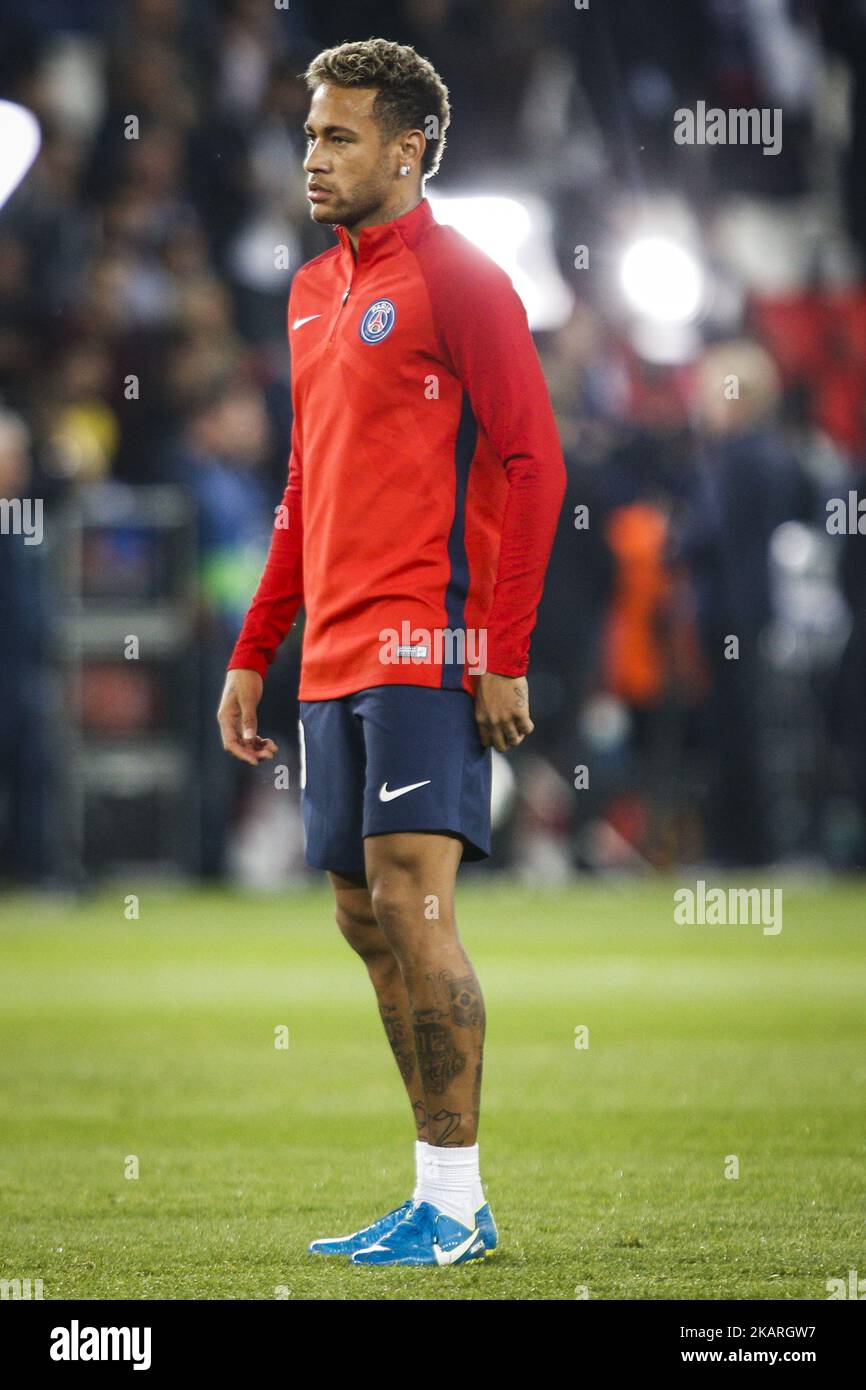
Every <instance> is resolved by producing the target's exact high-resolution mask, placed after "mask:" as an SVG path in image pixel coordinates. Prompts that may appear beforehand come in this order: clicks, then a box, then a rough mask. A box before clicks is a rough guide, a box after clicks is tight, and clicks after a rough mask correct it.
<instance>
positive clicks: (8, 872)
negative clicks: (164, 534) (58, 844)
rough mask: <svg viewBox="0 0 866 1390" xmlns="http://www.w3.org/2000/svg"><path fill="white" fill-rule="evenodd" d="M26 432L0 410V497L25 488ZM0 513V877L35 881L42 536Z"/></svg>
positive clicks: (44, 764) (42, 696) (40, 811)
mask: <svg viewBox="0 0 866 1390" xmlns="http://www.w3.org/2000/svg"><path fill="white" fill-rule="evenodd" d="M30 483H31V469H30V437H29V433H28V430H27V427H26V425H25V424H24V422H23V421H22V420H21V419H20V418H19V417H18V416H17V415H14V414H12V412H11V411H8V410H0V504H6V503H11V502H14V501H15V500H16V499H23V498H24V497H25V496H26V495H28V490H29V487H30ZM13 516H14V513H13V511H12V510H11V509H10V508H9V507H7V506H5V505H3V506H2V510H0V517H2V520H3V527H2V530H0V595H2V621H0V708H2V710H3V719H2V720H0V878H6V877H11V878H16V879H21V880H23V881H24V882H27V883H37V882H39V881H40V880H41V879H42V878H43V876H44V875H45V873H46V872H47V870H48V867H49V865H48V857H49V856H48V840H47V824H46V819H47V818H46V806H47V804H48V800H49V796H50V788H49V775H50V763H49V759H48V757H47V754H46V748H45V729H46V718H45V713H46V711H45V705H46V691H45V681H44V670H43V661H44V652H43V648H44V638H45V616H46V615H45V612H44V608H43V603H42V594H41V577H42V571H41V568H40V564H39V551H40V549H41V547H40V545H39V544H27V543H26V538H25V536H24V535H22V534H20V533H16V532H15V530H14V529H13V525H12V518H13Z"/></svg>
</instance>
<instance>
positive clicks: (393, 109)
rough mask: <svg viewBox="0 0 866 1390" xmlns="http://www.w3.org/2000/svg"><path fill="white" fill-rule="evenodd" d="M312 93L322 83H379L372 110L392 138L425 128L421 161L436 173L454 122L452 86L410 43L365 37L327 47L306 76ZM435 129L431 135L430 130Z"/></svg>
mask: <svg viewBox="0 0 866 1390" xmlns="http://www.w3.org/2000/svg"><path fill="white" fill-rule="evenodd" d="M304 77H305V80H306V83H307V86H308V87H309V88H310V91H312V90H313V89H314V88H315V87H318V86H319V84H320V83H321V82H330V83H332V84H333V85H334V86H335V87H376V88H378V90H377V92H376V100H375V102H374V103H373V113H374V115H375V116H376V118H377V120H378V121H379V122H380V124H381V126H382V130H383V133H384V134H385V135H386V136H387V137H388V138H390V139H393V138H394V136H395V135H399V133H400V132H401V131H403V130H422V131H423V132H424V134H425V135H426V136H427V147H426V149H425V151H424V156H423V159H422V161H421V172H422V174H423V175H424V177H425V178H429V177H430V176H431V175H432V174H435V173H436V170H437V169H438V168H439V163H440V161H441V159H442V152H443V150H444V149H445V132H446V130H447V129H448V126H449V123H450V121H451V107H450V106H449V104H448V88H447V87H446V86H445V83H444V82H443V81H442V78H441V77H440V76H439V74H438V72H437V71H436V69H435V68H434V67H433V64H432V63H429V62H428V61H427V59H426V58H422V57H421V55H420V53H416V52H415V50H414V48H412V47H410V45H409V44H403V43H391V42H389V40H388V39H365V40H363V41H362V42H360V43H342V44H340V45H339V47H338V48H326V49H325V50H324V52H322V53H320V54H319V55H318V57H317V58H314V59H313V61H312V62H311V63H310V66H309V67H308V68H307V71H306V73H305V74H304ZM428 132H431V133H428Z"/></svg>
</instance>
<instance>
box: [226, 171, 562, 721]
mask: <svg viewBox="0 0 866 1390" xmlns="http://www.w3.org/2000/svg"><path fill="white" fill-rule="evenodd" d="M336 231H337V236H338V238H339V242H340V244H339V246H335V247H333V248H332V249H331V250H330V251H326V252H324V254H323V255H321V256H317V257H316V259H315V260H312V261H310V262H308V264H307V265H305V266H302V268H301V269H300V270H299V271H298V272H297V274H296V275H295V278H294V281H293V283H292V290H291V295H290V298H289V338H290V343H291V352H292V400H293V406H294V426H293V429H292V450H291V457H290V459H289V480H288V486H287V488H286V490H285V494H284V497H283V502H282V504H281V506H280V507H278V508H277V520H276V524H275V528H274V533H273V539H272V541H271V547H270V552H269V555H268V560H267V564H266V566H265V570H264V573H263V575H262V579H261V582H260V584H259V587H258V589H257V590H256V593H255V596H254V598H253V601H252V604H251V606H250V609H249V612H248V613H247V616H246V619H245V621H244V624H243V628H242V631H241V634H240V637H239V638H238V642H237V645H236V646H235V649H234V652H233V654H232V658H231V661H230V662H229V669H232V668H233V667H241V668H245V669H248V670H253V671H258V672H259V674H260V675H262V676H264V675H265V673H266V671H267V669H268V666H269V665H270V663H271V662H272V660H273V658H274V655H275V653H276V650H277V647H278V646H279V644H280V643H281V642H282V640H283V638H284V637H285V635H286V633H287V632H288V631H289V629H290V627H291V626H292V623H293V622H294V620H295V617H296V616H297V612H298V609H299V607H300V605H301V603H303V604H304V607H305V610H306V629H305V633H304V644H303V659H302V668H301V682H300V691H299V695H300V698H301V699H302V700H328V699H334V698H336V697H338V696H341V695H348V694H352V693H354V692H355V691H358V690H365V689H367V688H368V687H370V686H374V685H385V684H401V685H423V686H441V687H443V688H448V689H460V688H462V689H464V690H467V691H469V693H470V694H471V693H474V690H475V686H476V684H477V672H478V671H479V670H488V671H493V672H498V673H499V674H500V675H505V676H521V675H524V674H525V672H526V670H527V666H528V663H529V638H530V633H531V632H532V629H533V627H534V625H535V615H536V610H537V607H538V603H539V600H540V598H541V591H542V586H543V581H544V572H545V569H546V567H547V561H548V558H549V554H550V548H551V545H552V543H553V535H554V531H555V528H556V523H557V519H558V516H559V511H560V508H561V505H562V499H563V495H564V491H565V466H564V463H563V459H562V450H561V448H560V444H559V439H558V436H557V432H556V425H555V422H554V418H553V411H552V409H551V405H550V399H549V397H548V393H547V387H546V385H545V382H544V377H543V376H542V372H541V365H540V363H539V360H538V354H537V353H536V351H535V346H534V344H533V342H532V338H531V336H530V332H529V326H528V324H527V320H526V313H525V310H524V308H523V305H522V303H521V301H520V300H519V298H518V297H517V294H516V293H515V291H514V288H513V286H512V284H511V281H510V279H509V278H508V276H507V275H506V274H505V272H504V271H502V270H500V268H499V267H498V266H497V265H495V264H494V262H493V261H491V260H490V258H489V257H488V256H486V255H484V253H483V252H481V251H479V250H478V249H476V248H475V247H474V246H473V245H472V244H471V243H470V242H468V241H467V240H466V239H465V238H464V237H462V236H461V235H460V234H459V233H458V232H456V231H455V230H453V229H452V228H450V227H445V226H442V225H441V224H440V223H438V222H436V221H435V219H434V217H433V214H432V212H431V210H430V204H429V203H428V202H427V200H426V198H425V199H423V200H422V201H421V202H420V203H419V204H418V206H417V207H415V208H413V210H412V211H411V212H409V213H406V214H405V215H404V216H403V217H398V218H396V219H395V220H394V221H393V222H386V223H383V224H382V225H381V226H378V227H368V228H365V229H364V230H363V231H362V232H361V234H360V238H359V245H358V257H357V262H356V261H355V258H354V255H353V252H352V245H351V242H350V240H349V237H348V234H347V233H346V231H345V229H344V228H343V227H338V228H337V229H336ZM485 645H486V650H485Z"/></svg>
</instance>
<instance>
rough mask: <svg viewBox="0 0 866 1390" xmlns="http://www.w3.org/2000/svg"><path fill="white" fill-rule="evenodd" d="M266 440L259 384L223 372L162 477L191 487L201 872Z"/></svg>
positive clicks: (264, 525) (250, 576)
mask: <svg viewBox="0 0 866 1390" xmlns="http://www.w3.org/2000/svg"><path fill="white" fill-rule="evenodd" d="M269 442H270V441H269V423H268V416H267V411H266V409H265V404H264V400H263V398H262V393H261V392H260V391H259V390H258V389H257V388H255V387H253V386H251V385H249V384H247V383H246V382H245V381H243V380H242V379H241V378H239V377H229V378H223V379H220V380H217V381H215V382H214V383H213V384H212V385H210V386H209V387H206V388H205V389H204V390H203V392H202V394H201V395H200V397H199V399H198V400H197V401H196V402H194V403H193V404H192V406H191V408H190V410H189V413H188V415H187V418H186V423H185V424H184V425H183V427H182V429H181V433H180V437H179V439H178V440H177V441H176V444H175V446H174V448H173V449H172V451H171V456H170V459H169V466H168V473H169V477H171V478H173V480H174V481H175V482H177V483H179V484H181V486H183V487H184V488H185V489H186V490H187V491H188V492H189V494H190V495H191V496H192V498H193V500H194V503H195V507H196V513H197V516H198V546H199V634H198V635H199V658H200V660H199V671H200V679H199V710H198V719H197V729H198V749H197V757H198V766H199V768H200V772H201V783H200V785H201V795H202V871H203V873H204V874H205V876H207V877H211V878H219V877H222V875H223V874H224V872H225V867H226V849H227V840H228V832H229V827H230V825H231V822H232V818H233V815H234V812H235V809H236V803H237V798H238V793H239V789H240V784H241V779H240V778H239V777H238V773H239V772H242V768H241V766H240V764H237V763H234V762H232V760H231V759H229V758H226V757H225V755H224V754H223V751H222V749H221V748H220V746H219V740H218V739H215V738H214V737H213V732H212V725H213V720H214V710H215V707H216V706H215V699H214V692H215V691H218V690H219V688H220V679H221V676H222V675H223V674H224V672H225V667H226V664H227V662H228V659H229V656H230V655H231V652H232V648H233V646H234V642H235V638H236V637H237V633H238V630H239V628H240V626H241V623H242V622H243V617H244V614H245V612H246V610H247V607H248V606H249V599H250V594H251V593H253V591H254V590H255V588H256V585H257V583H258V579H259V575H260V574H261V570H262V567H263V565H264V561H265V557H266V555H267V550H268V544H269V541H270V533H271V528H272V525H273V519H274V518H273V513H272V511H271V509H270V504H269V498H268V489H267V487H266V484H265V481H264V480H263V478H262V476H261V473H262V469H263V466H264V463H265V461H266V457H267V450H268V446H269ZM214 745H216V746H215V747H214Z"/></svg>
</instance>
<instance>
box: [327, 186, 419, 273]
mask: <svg viewBox="0 0 866 1390" xmlns="http://www.w3.org/2000/svg"><path fill="white" fill-rule="evenodd" d="M423 197H424V194H423V192H422V191H421V189H420V188H417V189H416V190H415V191H414V193H412V194H410V195H409V196H408V197H406V196H405V195H404V196H403V197H402V199H400V200H399V201H397V200H394V201H392V202H390V203H387V204H383V206H382V207H380V208H377V209H376V211H375V212H371V213H370V215H369V217H365V218H364V219H363V220H362V221H361V222H356V223H355V224H354V225H353V226H351V227H346V229H345V230H346V235H347V236H348V238H349V241H350V243H351V246H352V255H353V256H354V257H355V260H357V259H358V242H359V240H360V236H361V233H362V232H363V231H364V230H365V229H366V228H367V227H383V226H384V225H385V223H386V222H396V220H397V218H398V217H405V216H406V213H407V212H412V210H413V209H414V208H417V206H418V204H419V203H420V202H421V201H422V199H423Z"/></svg>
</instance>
